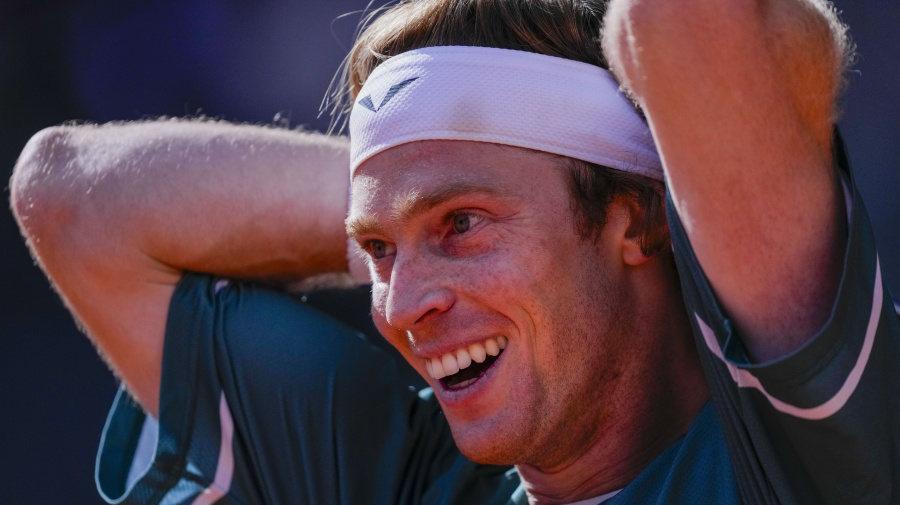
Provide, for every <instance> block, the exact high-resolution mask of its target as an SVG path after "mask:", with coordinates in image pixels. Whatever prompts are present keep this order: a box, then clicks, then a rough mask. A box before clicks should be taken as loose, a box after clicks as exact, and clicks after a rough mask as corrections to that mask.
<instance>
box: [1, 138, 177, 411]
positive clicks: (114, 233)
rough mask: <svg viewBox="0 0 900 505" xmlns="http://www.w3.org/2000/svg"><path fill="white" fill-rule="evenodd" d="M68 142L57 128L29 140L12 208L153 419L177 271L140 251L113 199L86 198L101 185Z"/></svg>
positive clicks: (72, 306) (38, 256)
mask: <svg viewBox="0 0 900 505" xmlns="http://www.w3.org/2000/svg"><path fill="white" fill-rule="evenodd" d="M69 140H70V139H69V136H68V133H67V132H66V131H65V130H64V129H59V128H51V129H46V130H43V131H42V132H40V133H38V134H37V135H35V136H34V137H33V138H32V139H31V141H30V142H29V143H28V145H27V146H26V148H25V150H24V151H23V153H22V155H21V156H20V158H19V161H18V163H17V165H16V169H15V172H14V174H13V178H12V180H11V182H10V189H11V194H12V207H13V211H14V213H15V215H16V218H17V220H18V222H19V226H20V228H21V230H22V233H23V235H24V236H25V238H26V240H27V242H28V245H29V246H30V248H31V251H32V254H33V255H34V257H35V260H36V261H37V262H38V264H39V265H40V266H41V267H42V268H43V269H44V271H45V273H46V274H47V276H48V277H49V278H50V279H51V281H52V282H53V284H54V286H55V287H56V289H57V291H58V292H59V294H60V296H61V297H62V298H63V301H64V303H65V304H66V306H67V307H68V308H69V310H70V311H71V312H72V314H73V316H74V317H75V319H76V322H77V323H78V324H79V326H80V327H81V328H82V330H84V331H85V332H86V333H87V334H88V335H89V336H91V338H92V340H93V341H94V343H95V344H96V345H97V346H98V347H99V348H100V349H101V352H102V354H103V357H104V359H105V360H106V361H107V362H108V364H109V365H110V366H111V367H112V368H113V369H114V370H115V371H116V372H117V373H118V374H119V375H120V376H121V377H122V379H123V380H124V382H125V384H126V385H127V386H128V388H129V390H130V391H132V393H133V394H134V395H135V396H136V398H137V399H138V400H139V401H140V403H141V404H142V405H143V406H144V408H146V409H147V410H148V411H149V412H151V413H152V414H154V415H155V414H156V411H157V407H158V400H159V383H160V371H161V367H162V348H163V338H164V333H165V321H166V313H167V307H168V303H169V299H170V298H171V295H172V292H173V291H174V288H175V284H176V283H177V281H178V279H179V272H178V271H177V270H175V269H173V268H171V267H167V266H165V265H163V264H161V263H159V262H158V261H156V260H154V259H152V258H151V257H149V256H147V255H145V254H143V253H142V252H141V251H140V250H139V249H138V248H137V247H136V244H135V243H134V240H135V237H134V235H133V234H134V233H135V232H136V230H135V228H136V227H135V226H134V224H128V223H127V222H125V221H124V220H121V219H118V217H120V215H117V214H115V213H114V212H112V213H111V211H114V209H112V208H110V205H109V203H110V202H105V201H101V200H99V199H97V198H91V196H90V195H91V193H92V192H93V191H92V189H93V188H92V186H94V185H95V184H97V183H98V181H96V180H94V178H93V177H89V176H85V174H80V173H76V171H75V169H74V166H73V165H74V163H75V157H76V155H77V154H76V152H75V150H74V149H73V148H72V146H71V145H70V143H69ZM101 184H102V183H101ZM99 193H100V192H98V194H99Z"/></svg>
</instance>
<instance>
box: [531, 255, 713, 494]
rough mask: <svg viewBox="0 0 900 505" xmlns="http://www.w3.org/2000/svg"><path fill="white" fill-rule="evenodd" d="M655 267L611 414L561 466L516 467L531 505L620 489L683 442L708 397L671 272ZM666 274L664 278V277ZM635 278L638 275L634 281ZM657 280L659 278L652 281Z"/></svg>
mask: <svg viewBox="0 0 900 505" xmlns="http://www.w3.org/2000/svg"><path fill="white" fill-rule="evenodd" d="M654 261H658V262H660V263H661V264H660V265H659V267H658V269H657V271H656V272H655V275H657V276H659V275H660V271H663V274H664V275H663V277H664V278H666V280H667V282H664V283H657V284H656V285H655V288H656V289H649V290H648V289H647V286H648V282H649V279H641V278H638V279H635V282H636V283H638V284H636V285H637V286H641V288H640V291H639V292H638V293H637V295H636V299H637V301H638V303H636V304H635V306H636V307H639V308H642V309H643V310H641V309H638V310H637V313H636V314H635V316H636V317H635V318H634V319H633V321H638V322H639V324H637V325H636V327H635V328H634V329H633V332H632V334H631V336H630V337H631V338H632V341H633V342H634V345H633V347H634V349H633V352H631V353H630V354H629V366H628V367H627V369H626V371H625V372H624V375H625V379H626V380H625V381H624V382H623V384H624V387H622V388H620V389H619V390H618V392H617V394H616V395H615V396H616V398H611V399H609V402H608V403H609V405H612V406H614V409H613V410H614V412H612V413H611V415H609V416H606V418H607V419H606V420H598V422H597V424H596V426H595V431H594V433H593V436H592V438H591V443H590V444H589V445H588V446H587V447H586V448H581V450H580V451H579V452H578V453H577V454H572V455H571V456H570V457H569V458H567V459H565V461H564V462H563V463H556V464H554V465H551V466H542V465H532V464H520V465H516V469H517V470H518V472H519V476H520V478H521V480H522V484H523V487H524V488H525V491H526V492H527V494H528V500H529V503H530V504H531V505H544V504H546V505H551V504H552V505H558V504H567V503H573V502H577V501H579V500H584V499H587V498H592V497H595V496H600V495H603V494H605V493H608V492H611V491H615V490H617V489H621V488H624V487H626V486H627V485H628V484H629V483H630V482H631V481H632V480H634V478H635V477H637V475H638V474H639V473H640V472H641V471H642V470H643V469H644V468H646V467H647V465H649V464H650V463H651V462H652V461H653V460H654V459H656V458H657V457H658V456H659V455H660V454H661V453H662V452H663V451H664V450H665V449H666V448H667V447H669V446H670V445H671V444H672V443H673V442H675V441H676V440H677V439H678V438H680V437H681V436H683V435H684V434H685V433H686V432H687V430H688V429H689V428H690V426H691V424H692V423H693V421H694V419H695V418H696V417H697V414H698V413H699V412H700V410H701V409H702V408H703V405H704V404H705V403H706V401H707V399H708V397H709V392H708V388H707V384H706V380H705V378H704V376H703V373H702V369H701V366H700V362H699V357H698V355H697V350H696V347H695V345H694V341H693V337H692V335H691V329H690V325H689V322H688V319H687V314H686V313H685V309H684V305H683V302H682V297H681V292H680V286H679V284H678V280H677V275H676V274H675V272H674V267H672V268H669V266H668V264H667V262H666V259H665V258H663V259H661V260H656V259H655V260H654ZM670 270H671V271H670ZM641 277H643V276H641ZM655 278H656V279H660V277H655Z"/></svg>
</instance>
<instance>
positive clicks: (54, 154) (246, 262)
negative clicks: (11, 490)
mask: <svg viewBox="0 0 900 505" xmlns="http://www.w3.org/2000/svg"><path fill="white" fill-rule="evenodd" d="M348 164H349V162H348V150H347V147H346V142H345V141H342V140H336V139H329V138H326V137H324V136H320V135H309V134H302V133H299V132H294V131H286V130H277V129H271V128H261V127H252V126H242V125H230V124H224V123H197V122H186V121H160V122H149V123H139V124H125V125H116V126H113V125H110V126H99V127H98V126H85V127H56V128H50V129H47V130H44V131H42V132H40V133H38V134H37V135H35V137H34V138H33V139H32V140H31V141H30V142H29V144H28V145H27V146H26V148H25V150H24V151H23V153H22V155H21V156H20V158H19V161H18V163H17V166H16V169H15V172H14V175H13V179H12V181H11V183H10V188H11V193H12V206H13V210H14V212H15V214H16V217H17V219H18V222H19V225H20V227H21V229H22V232H23V234H24V235H25V237H26V239H27V241H28V243H29V246H30V247H31V250H32V252H33V254H34V256H35V258H36V260H37V261H38V263H39V264H40V265H41V266H42V268H43V269H44V270H45V272H46V273H47V275H48V276H49V277H50V279H51V280H52V282H53V284H54V285H55V286H56V288H57V290H58V291H59V293H60V295H61V296H62V297H63V299H64V301H65V303H66V305H67V306H68V308H69V309H70V310H71V312H72V313H73V315H74V317H75V318H76V320H77V321H78V322H79V324H80V325H81V326H82V327H83V329H84V330H85V331H86V332H87V333H88V335H89V336H90V337H91V339H92V340H93V341H94V343H95V344H96V345H97V346H98V347H99V348H100V350H101V351H102V353H103V355H104V357H105V359H106V360H107V361H108V363H109V364H110V366H111V367H112V368H113V370H114V371H115V372H116V373H117V374H118V375H120V376H121V378H122V379H123V381H124V382H125V384H126V385H127V386H128V388H129V389H130V390H131V391H132V392H133V393H134V395H135V396H136V398H137V399H138V400H139V401H140V403H141V404H142V406H143V407H144V408H145V409H147V410H148V411H150V412H151V413H155V412H156V410H157V404H158V397H159V385H160V370H161V366H162V354H163V341H164V338H165V337H164V336H165V329H166V319H167V314H168V306H169V301H170V299H171V296H172V293H173V292H174V288H175V285H176V284H177V282H178V280H179V279H180V277H181V272H183V271H185V270H192V271H200V272H207V273H212V274H217V275H223V276H234V277H242V278H255V279H263V280H270V279H278V280H286V281H292V280H297V279H302V278H305V277H309V276H312V275H317V274H322V273H330V272H340V271H342V270H343V271H346V261H347V260H346V255H345V251H346V235H345V233H344V230H343V220H344V217H345V215H346V204H347V178H348V170H347V167H348Z"/></svg>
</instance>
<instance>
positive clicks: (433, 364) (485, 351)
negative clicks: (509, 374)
mask: <svg viewBox="0 0 900 505" xmlns="http://www.w3.org/2000/svg"><path fill="white" fill-rule="evenodd" d="M506 342H507V339H506V337H497V338H489V339H487V340H485V341H484V342H476V343H474V344H470V345H467V346H465V347H460V348H459V349H456V350H455V351H450V352H448V353H444V354H442V355H440V356H437V357H435V358H426V359H425V368H426V369H428V375H430V376H431V378H432V379H434V380H438V379H443V378H444V377H446V376H448V375H453V374H455V373H457V372H459V371H460V370H462V369H464V368H468V367H469V366H470V365H471V364H472V362H473V361H474V362H476V363H483V362H484V360H485V359H487V357H488V355H491V356H496V355H498V354H500V349H506Z"/></svg>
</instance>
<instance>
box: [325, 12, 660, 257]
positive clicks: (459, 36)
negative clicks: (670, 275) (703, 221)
mask: <svg viewBox="0 0 900 505" xmlns="http://www.w3.org/2000/svg"><path fill="white" fill-rule="evenodd" d="M605 12H606V1H605V0H401V1H400V2H399V3H397V4H396V5H393V6H391V7H387V8H385V9H380V10H378V11H375V12H373V13H371V14H370V15H369V16H367V17H366V19H365V20H364V21H363V26H366V28H365V29H364V30H363V31H362V33H361V34H360V35H359V36H358V37H357V40H356V43H355V44H354V46H353V49H352V50H351V51H350V54H349V55H348V56H347V59H346V61H345V65H344V69H343V74H342V80H343V81H344V83H343V88H342V89H339V90H337V91H336V92H335V93H332V94H331V95H330V96H329V97H328V98H330V99H332V100H334V101H332V102H330V104H329V103H328V102H327V101H326V104H325V106H326V107H328V105H330V106H331V107H333V112H338V113H343V112H346V109H348V108H349V105H350V104H352V100H353V99H355V97H356V95H357V94H358V93H359V91H360V89H361V88H362V86H363V84H364V83H365V81H366V79H367V78H368V77H369V75H370V74H371V73H372V71H373V70H374V69H375V67H377V66H378V65H379V64H380V63H382V62H383V61H385V60H387V59H388V58H390V57H392V56H396V55H398V54H400V53H404V52H407V51H411V50H413V49H419V48H423V47H433V46H451V45H452V46H482V47H498V48H503V49H516V50H520V51H530V52H534V53H542V54H547V55H551V56H557V57H561V58H567V59H570V60H576V61H581V62H584V63H589V64H592V65H596V66H598V67H601V68H608V65H607V62H606V59H605V58H604V57H603V48H602V47H601V39H602V37H601V27H602V23H603V16H604V14H605ZM326 100H327V99H326ZM348 102H349V103H348ZM342 108H343V109H345V110H341V109H342ZM563 165H564V168H565V169H567V170H568V172H569V186H570V189H571V193H572V209H573V212H574V213H575V215H576V232H578V233H579V234H581V235H582V236H583V237H585V238H586V239H587V238H594V239H596V238H597V237H599V235H600V232H601V231H602V228H603V226H604V225H605V223H606V208H607V206H608V204H609V203H610V202H612V201H613V199H614V198H615V197H616V196H619V195H625V196H627V197H629V198H632V199H633V200H634V201H635V203H636V204H637V205H638V206H639V208H641V209H643V210H644V213H643V219H641V220H640V221H639V222H638V223H636V225H637V226H636V227H635V228H633V229H634V230H636V233H639V234H640V237H641V250H642V251H643V253H644V255H646V256H652V255H654V254H656V253H657V252H660V251H661V250H663V249H665V247H666V246H667V245H668V243H669V233H668V227H667V226H666V218H665V206H664V205H663V203H662V199H663V196H662V195H663V191H664V188H663V185H662V184H661V183H659V182H658V181H655V180H653V179H650V178H647V177H643V176H640V175H637V174H633V173H630V172H623V171H620V170H615V169H612V168H608V167H603V166H599V165H594V164H591V163H587V162H584V161H580V160H574V159H569V158H566V159H565V162H564V163H563Z"/></svg>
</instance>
